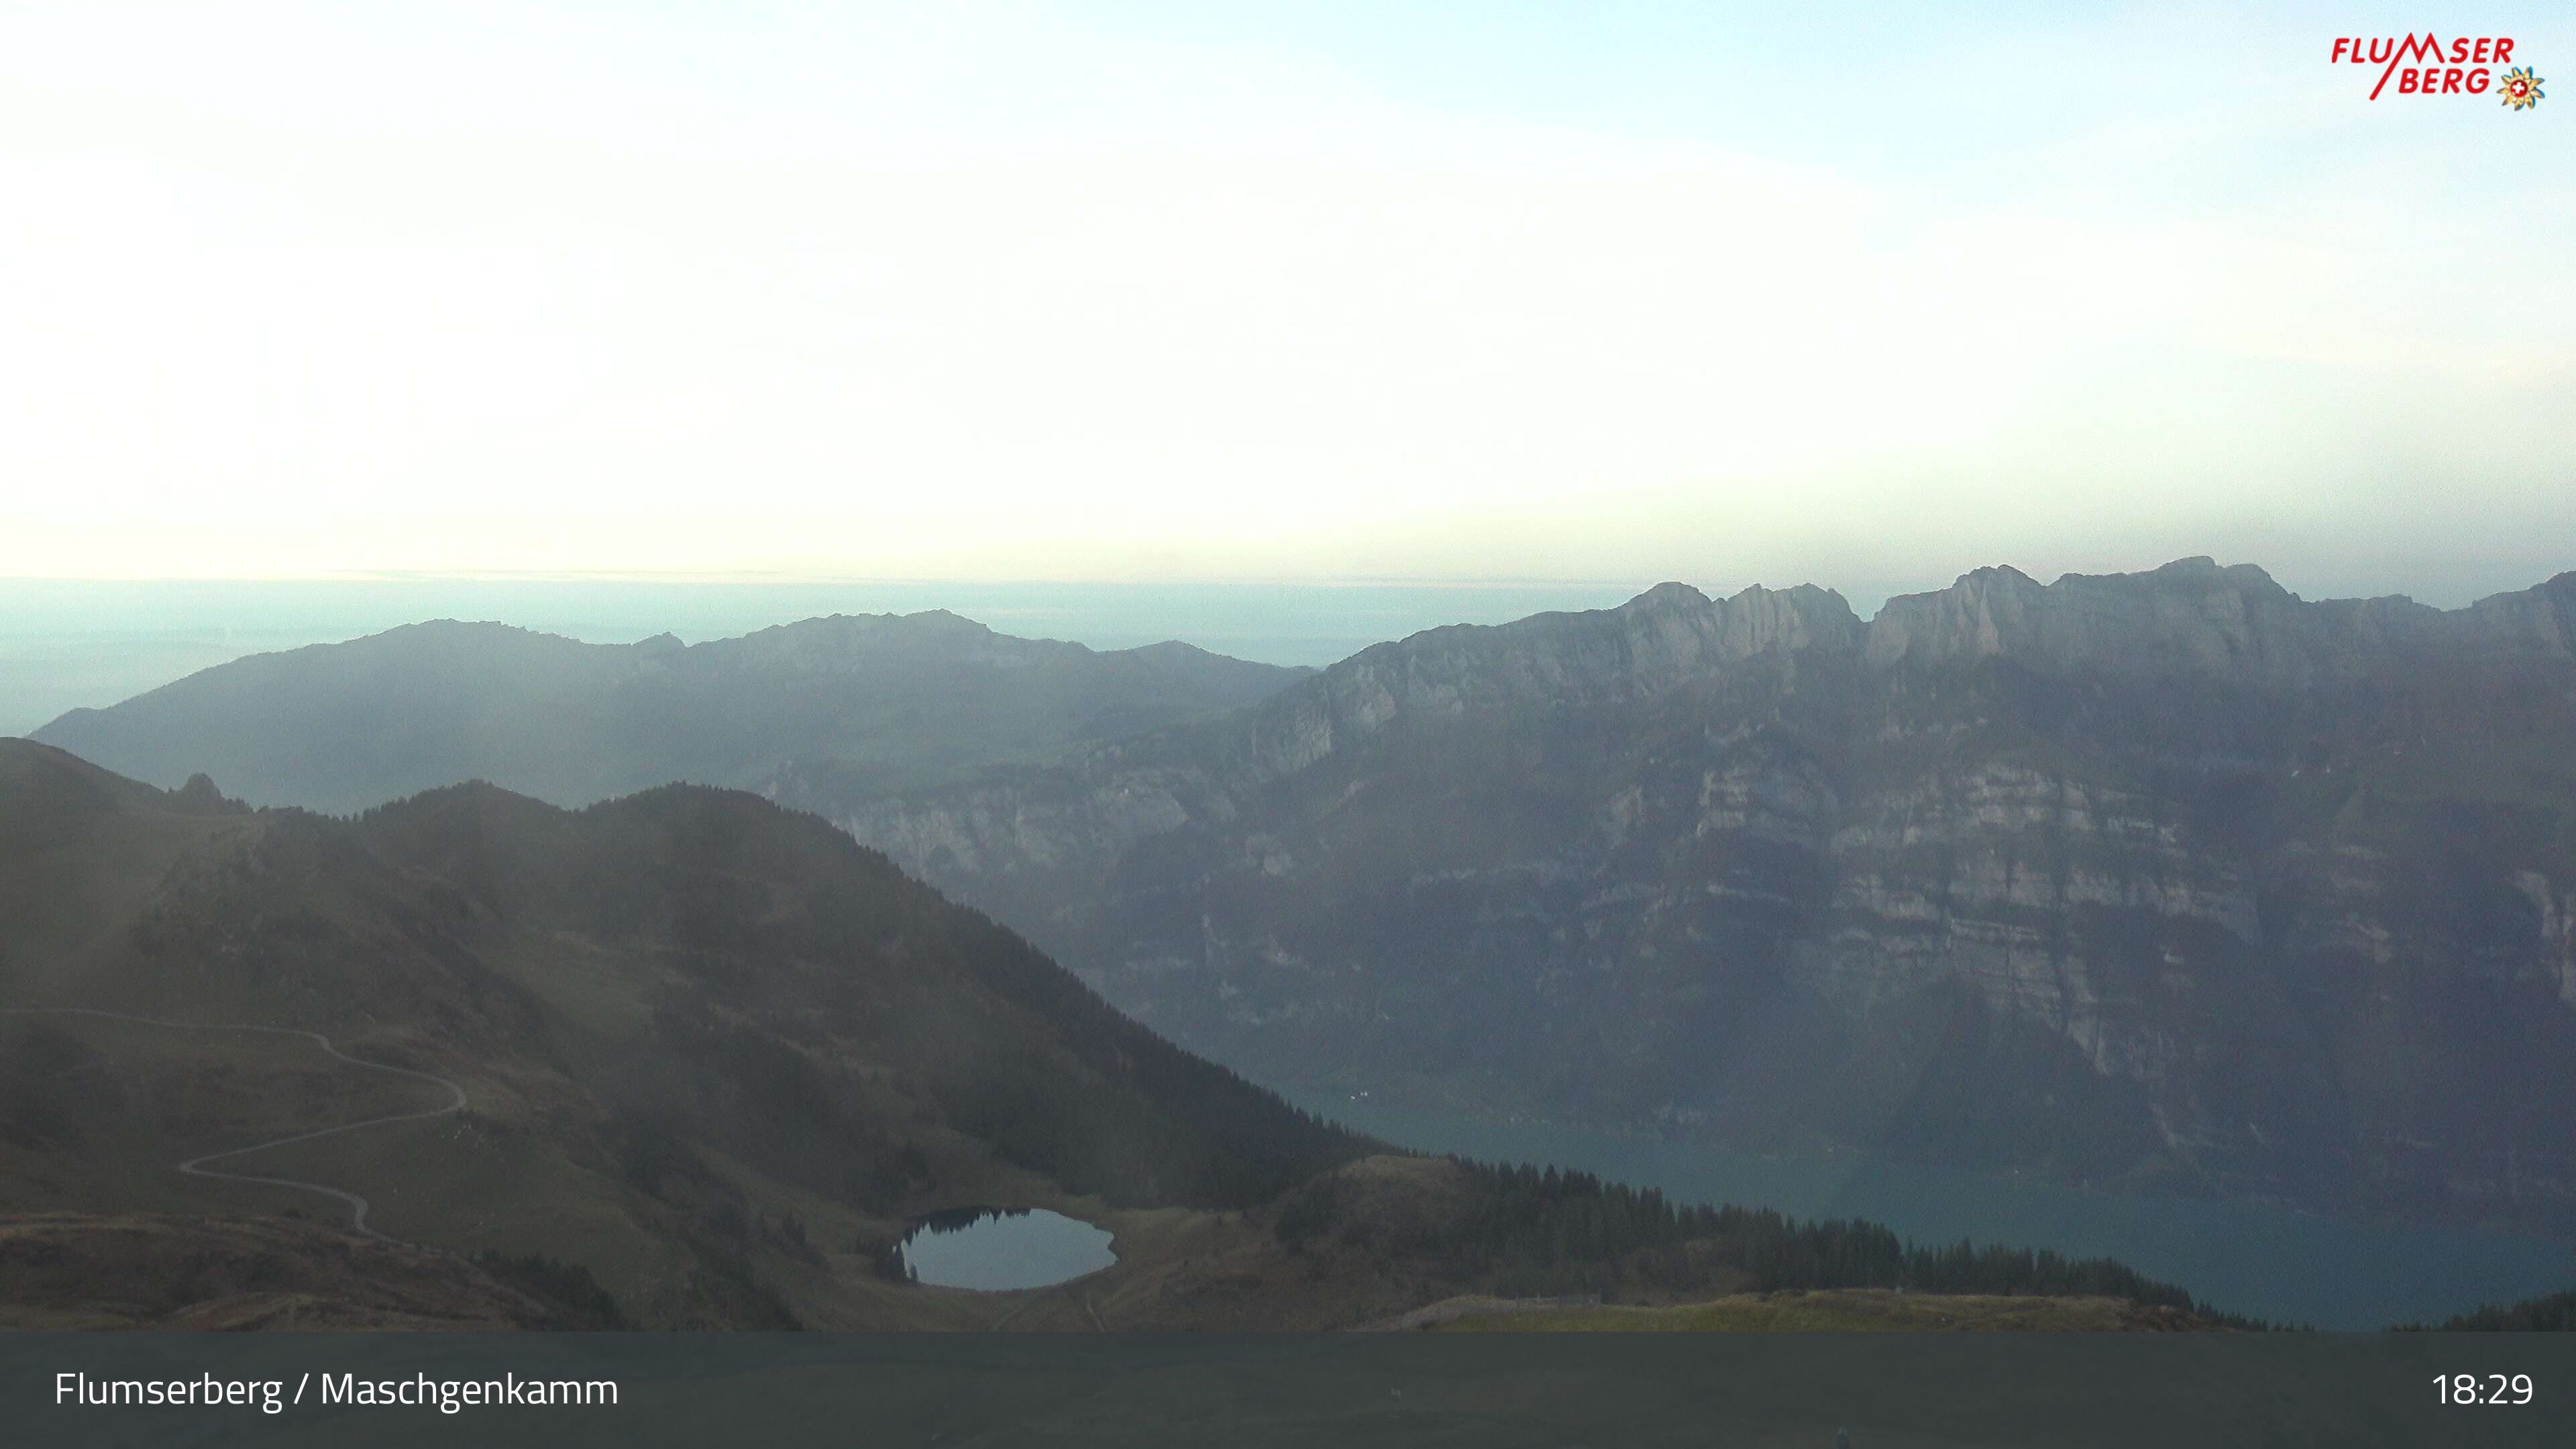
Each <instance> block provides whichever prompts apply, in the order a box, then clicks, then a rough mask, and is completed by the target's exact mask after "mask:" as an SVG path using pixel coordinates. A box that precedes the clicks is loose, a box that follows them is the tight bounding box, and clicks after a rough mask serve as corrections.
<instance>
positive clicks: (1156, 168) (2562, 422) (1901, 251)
mask: <svg viewBox="0 0 2576 1449" xmlns="http://www.w3.org/2000/svg"><path fill="white" fill-rule="evenodd" d="M2425 31H2431V32H2433V33H2435V34H2437V35H2439V36H2441V37H2443V38H2444V40H2445V42H2446V43H2447V41H2448V40H2449V39H2450V38H2451V37H2453V36H2470V37H2475V36H2490V35H2511V36H2513V37H2514V38H2515V40H2516V49H2515V56H2514V59H2515V62H2516V63H2517V64H2520V63H2529V64H2531V65H2533V66H2534V67H2535V68H2536V69H2537V70H2538V72H2539V73H2540V74H2541V75H2542V76H2543V77H2544V79H2545V80H2546V82H2547V86H2548V89H2549V91H2550V92H2551V97H2550V98H2549V99H2547V100H2544V101H2543V102H2542V103H2541V104H2540V105H2539V106H2538V107H2537V108H2535V109H2533V110H2531V111H2528V112H2523V113H2514V112H2510V111H2507V110H2505V109H2504V108H2502V107H2501V106H2500V105H2499V104H2498V103H2497V101H2496V99H2495V97H2494V96H2493V95H2492V94H2490V95H2487V96H2483V97H2455V96H2436V97H2411V96H2399V95H2396V94H2395V93H2394V92H2395V86H2394V84H2393V83H2392V85H2391V87H2390V93H2389V94H2386V95H2383V96H2382V97H2381V98H2380V99H2379V100H2377V101H2372V100H2370V99H2369V98H2368V97H2369V91H2370V86H2371V83H2372V81H2373V80H2374V79H2375V77H2376V68H2375V67H2367V66H2359V67H2357V66H2352V65H2338V64H2334V63H2331V62H2330V60H2329V51H2330V47H2331V45H2332V43H2333V41H2334V39H2335V38H2336V37H2338V36H2360V37H2384V36H2390V35H2396V34H2400V33H2406V32H2414V33H2422V32H2425ZM2562 73H2563V79H2562ZM2571 116H2576V12H2571V11H2569V10H2567V9H2565V8H2564V7H2558V6H2538V5H2528V4H2524V5H2506V6H2498V7H2489V8H2479V7H2469V6H2460V5H2449V4H2442V5H2435V6H2432V7H2430V8H2424V7H2421V6H2378V5H2361V6H2337V7H2315V6H2284V7H2264V8H2262V10H2261V11H2260V12H2259V13H2244V12H2241V11H2238V10H2230V9H2221V8H2211V7H2176V6H2163V5H2158V6H2143V5H2142V6H2114V7H2092V8H2084V9H2073V10H2070V9H2068V8H2065V7H2041V6H2025V5H2009V4H2006V5H1997V4H1983V5H1973V6H1964V7H1943V8H1942V9H1941V10H1940V11H1939V12H1938V13H1933V12H1931V11H1929V10H1928V9H1924V8H1921V7H1895V6H1888V7H1883V8H1866V7H1856V6H1841V5H1826V6H1818V7H1724V6H1692V5H1679V4H1668V5H1666V4H1607V5H1587V6H1574V5H1555V6H1547V5H1527V4H1497V5H1463V4H1461V5H1420V6H1403V7H1389V6H1373V5H1355V4H1352V5H1342V4H1327V5H1309V6H1296V7H1287V6H1216V7H1198V6H1181V5H1149V4H1103V5H1083V6H1077V5H1065V6H1037V5H993V4H965V5H957V6H939V7H896V6H882V7H879V6H826V5H792V6H781V5H758V4H704V5H678V4H662V5H645V6H608V5H595V6H594V5H560V4H513V5H484V4H477V3H456V4H449V5H443V6H439V7H435V8H430V7H379V6H366V7H359V6H345V5H311V6H296V5H268V4H257V5H228V6H220V7H216V6H161V7H138V6H127V5H114V4H74V5H57V4H26V5H14V6H11V7H10V8H9V9H7V10H6V11H5V12H0V196H5V197H6V198H7V201H6V202H5V204H0V439H5V440H6V443H5V450H0V454H5V458H6V462H5V465H0V469H5V481H0V576H6V577H18V578H100V579H118V578H122V579H139V578H317V577H335V576H349V575H424V574H427V575H492V574H530V575H539V576H553V577H561V576H577V575H583V574H593V573H598V574H626V575H656V576H659V575H680V576H688V575H719V576H733V577H742V576H757V577H782V578H898V579H983V580H995V579H1031V580H1090V581H1109V582H1135V583H1153V582H1188V581H1219V580H1247V579H1261V580H1284V581H1321V580H1337V579H1355V578H1365V579H1376V580H1413V581H1470V580H1484V579H1514V580H1528V581H1564V582H1574V581H1586V582H1589V581H1614V582H1617V583H1620V584H1622V585H1625V584H1631V583H1633V584H1636V585H1643V584H1646V583H1651V582H1653V581H1656V580H1659V579H1664V578H1675V579H1681V580H1684V581H1687V582H1691V583H1694V584H1697V585H1700V586H1702V587H1706V588H1709V589H1711V590H1712V591H1719V590H1731V589H1733V588H1735V587H1739V586H1741V585H1743V584H1746V583H1752V582H1763V583H1769V584H1774V585H1781V584H1790V583H1797V582H1804V581H1812V582H1816V583H1821V584H1826V585H1830V586H1839V587H1842V588H1844V589H1845V590H1846V592H1852V593H1855V594H1871V593H1884V592H1888V591H1893V590H1897V589H1903V588H1920V587H1937V586H1939V585H1940V584H1942V583H1946V582H1947V581H1948V580H1949V579H1950V578H1951V577H1953V576H1955V575H1956V574H1958V573H1960V572H1962V571H1964V570H1966V569H1968V568H1971V567H1975V566H1977V565H1981V564H1988V563H2011V564H2014V565H2016V566H2018V567H2020V568H2022V569H2024V570H2025V571H2027V572H2030V573H2032V574H2034V575H2036V576H2038V577H2041V578H2043V579H2045V578H2051V577H2054V576H2056V575H2057V574H2059V573H2062V572H2066V571H2081V572H2104V571H2111V570H2118V569H2133V568H2146V567H2152V566H2154V565H2156V564H2158V563H2161V562H2164V561H2165V560H2167V559H2170V558H2174V557H2178V556H2185V555H2193V554H2213V555H2216V556H2218V557H2220V558H2221V559H2222V561H2226V562H2239V561H2248V562H2256V563H2260V564H2262V565H2264V566H2265V567H2267V568H2268V569H2270V570H2271V571H2272V572H2273V574H2274V575H2275V576H2276V577H2277V578H2279V579H2280V580H2281V581H2282V583H2284V584H2285V585H2286V586H2288V587H2291V588H2294V589H2297V590H2299V591H2301V592H2303V593H2305V594H2307V595H2309V596H2311V597H2316V596H2321V595H2333V594H2362V593H2368V594H2378V593H2390V592H2405V593H2411V594H2413V595H2415V596H2416V597H2418V598H2422V599H2425V600H2427V601H2428V602H2433V603H2437V604H2443V605H2446V606H2447V605H2457V604H2460V603H2464V602H2467V601H2468V600H2469V599H2472V598H2474V597H2477V596H2480V595H2483V594H2487V593H2492V592H2496V591H2498V590H2502V589H2510V588H2519V587H2524V586H2527V585H2529V584H2532V583H2535V582H2538V581H2539V580H2541V579H2542V578H2545V577H2547V576H2549V575H2551V574H2554V573H2557V572H2559V571H2562V570H2565V569H2568V568H2571V567H2576V548H2571V547H2570V545H2569V543H2568V537H2569V534H2570V529H2569V527H2568V521H2567V520H2568V514H2569V512H2570V507H2569V505H2570V504H2571V503H2576V473H2571V460H2570V450H2569V447H2568V444H2569V442H2570V439H2571V426H2570V425H2571V422H2576V267H2571V266H2570V265H2569V260H2570V251H2569V247H2570V243H2569V240H2568V239H2569V237H2570V236H2571V235H2576V147H2571V145H2570V140H2571V133H2570V130H2569V123H2570V118H2571Z"/></svg>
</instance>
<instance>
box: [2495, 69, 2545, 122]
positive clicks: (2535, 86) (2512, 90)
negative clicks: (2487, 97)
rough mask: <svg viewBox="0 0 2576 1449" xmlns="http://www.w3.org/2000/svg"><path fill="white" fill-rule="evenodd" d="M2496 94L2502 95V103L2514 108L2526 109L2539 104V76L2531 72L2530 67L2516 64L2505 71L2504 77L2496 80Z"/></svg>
mask: <svg viewBox="0 0 2576 1449" xmlns="http://www.w3.org/2000/svg"><path fill="white" fill-rule="evenodd" d="M2496 94H2498V95H2500V96H2502V97H2504V103H2505V104H2506V105H2508V106H2511V107H2513V108H2514V109H2515V110H2517V111H2527V110H2529V109H2531V108H2532V107H2533V106H2536V105H2539V104H2540V77H2538V76H2536V75H2533V74H2532V73H2531V67H2529V66H2527V65H2526V66H2518V67H2516V68H2515V69H2512V70H2509V71H2506V72H2505V73H2504V79H2503V80H2500V81H2498V82H2496Z"/></svg>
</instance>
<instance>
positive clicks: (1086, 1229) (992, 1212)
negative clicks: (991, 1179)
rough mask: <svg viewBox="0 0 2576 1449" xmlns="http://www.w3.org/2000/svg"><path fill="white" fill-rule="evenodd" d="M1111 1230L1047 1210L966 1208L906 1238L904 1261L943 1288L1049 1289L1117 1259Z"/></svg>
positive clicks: (921, 1225) (937, 1217)
mask: <svg viewBox="0 0 2576 1449" xmlns="http://www.w3.org/2000/svg"><path fill="white" fill-rule="evenodd" d="M1109 1243H1110V1237H1109V1233H1108V1232H1107V1231H1106V1230H1105V1229H1102V1228H1097V1227H1094V1226H1092V1225H1091V1224H1089V1223H1086V1222H1084V1221H1082V1220H1081V1219H1080V1218H1069V1217H1066V1216H1065V1215H1064V1214H1062V1213H1057V1212H1049V1211H1047V1210H1046V1209H1045V1208H960V1209H957V1210H955V1211H953V1212H944V1213H934V1214H932V1215H931V1216H929V1217H926V1218H924V1219H922V1220H921V1221H920V1222H918V1223H916V1224H914V1225H913V1228H912V1231H911V1232H909V1233H907V1234H905V1235H904V1239H903V1249H902V1251H903V1261H904V1266H906V1267H908V1268H910V1269H911V1270H912V1274H913V1276H914V1277H915V1278H918V1279H919V1280H921V1281H922V1282H924V1283H931V1284H936V1285H937V1286H939V1287H942V1288H975V1289H981V1290H983V1291H985V1292H988V1293H993V1292H1008V1291H1010V1290H1013V1289H1020V1288H1045V1287H1049V1286H1052V1285H1054V1284H1057V1283H1062V1282H1066V1281H1068V1280H1070V1279H1074V1278H1079V1277H1081V1276H1083V1275H1084V1274H1086V1273H1097V1272H1099V1271H1100V1270H1101V1269H1103V1268H1107V1267H1110V1266H1112V1265H1113V1264H1115V1263H1116V1262H1117V1261H1118V1255H1117V1254H1116V1253H1114V1252H1112V1251H1110V1247H1109Z"/></svg>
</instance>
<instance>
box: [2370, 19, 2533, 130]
mask: <svg viewBox="0 0 2576 1449" xmlns="http://www.w3.org/2000/svg"><path fill="white" fill-rule="evenodd" d="M2333 58H2334V61H2335V63H2336V64H2338V65H2375V66H2377V67H2379V80H2378V83H2377V84H2375V85H2373V86H2372V87H2371V88H2370V98H2371V99H2372V100H2374V101H2375V100H2378V99H2379V97H2380V95H2381V94H2382V93H2383V92H2385V91H2387V90H2388V89H2389V86H2388V82H2389V80H2390V78H2391V77H2394V78H2395V79H2396V81H2397V88H2396V93H2397V94H2398V95H2401V96H2483V95H2487V94H2489V93H2493V94H2495V95H2496V96H2498V97H2500V98H2501V99H2502V100H2503V102H2504V104H2505V107H2506V108H2507V109H2508V110H2516V111H2527V110H2530V109H2531V108H2532V107H2533V106H2536V105H2538V104H2540V100H2541V95H2540V77H2539V76H2536V75H2534V74H2532V71H2531V67H2530V66H2529V65H2527V64H2526V65H2522V66H2519V67H2516V66H2514V65H2513V37H2512V36H2510V35H2484V36H2473V37H2467V38H2460V37H2454V38H2453V39H2452V40H2451V41H2450V42H2449V43H2448V44H2445V43H2444V42H2443V40H2442V37H2440V36H2438V35H2435V34H2434V33H2432V32H2431V31H2429V30H2428V31H2426V32H2424V33H2423V34H2422V35H2399V36H2383V37H2381V38H2379V39H2377V40H2361V39H2357V38H2355V37H2352V36H2337V37H2336V38H2335V43H2334V57H2333Z"/></svg>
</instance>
